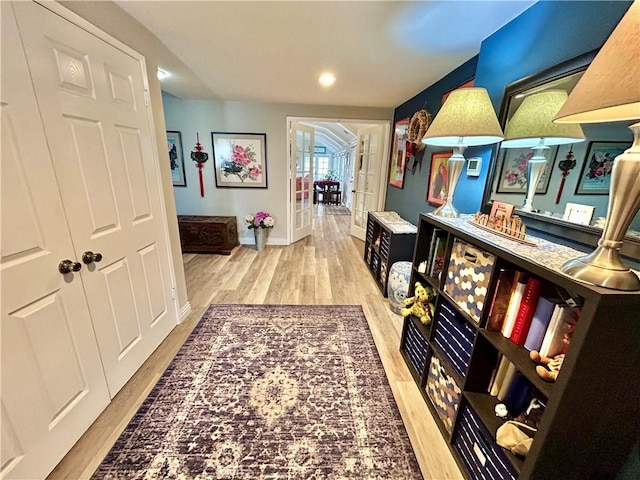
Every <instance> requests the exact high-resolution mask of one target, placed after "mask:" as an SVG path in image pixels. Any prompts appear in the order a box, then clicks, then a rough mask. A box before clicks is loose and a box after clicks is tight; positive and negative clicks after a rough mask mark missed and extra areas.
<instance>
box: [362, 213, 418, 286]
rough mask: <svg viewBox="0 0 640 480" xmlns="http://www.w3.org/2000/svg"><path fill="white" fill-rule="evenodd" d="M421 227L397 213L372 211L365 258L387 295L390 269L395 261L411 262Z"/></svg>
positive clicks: (365, 246) (372, 273)
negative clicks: (417, 234)
mask: <svg viewBox="0 0 640 480" xmlns="http://www.w3.org/2000/svg"><path fill="white" fill-rule="evenodd" d="M416 232H417V227H416V226H415V225H413V224H411V223H409V222H407V221H406V220H403V219H402V218H401V217H400V216H398V214H397V213H395V212H369V214H368V217H367V231H366V234H365V235H366V236H365V242H364V261H365V263H366V264H367V267H368V268H369V271H370V272H371V275H373V278H374V279H375V281H376V285H378V288H379V289H380V291H381V292H382V295H384V296H385V297H386V296H387V283H388V276H389V270H390V269H391V266H392V265H393V264H394V263H395V262H399V261H403V260H404V261H411V255H412V253H413V250H414V242H415V239H416Z"/></svg>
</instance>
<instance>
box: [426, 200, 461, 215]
mask: <svg viewBox="0 0 640 480" xmlns="http://www.w3.org/2000/svg"><path fill="white" fill-rule="evenodd" d="M433 215H436V216H437V217H446V218H458V217H459V216H460V213H459V212H458V210H456V207H454V206H453V203H452V202H450V201H448V199H447V203H445V204H444V205H441V206H439V207H438V208H436V209H435V210H434V211H433Z"/></svg>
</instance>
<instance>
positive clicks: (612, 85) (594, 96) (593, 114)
mask: <svg viewBox="0 0 640 480" xmlns="http://www.w3.org/2000/svg"><path fill="white" fill-rule="evenodd" d="M639 37H640V2H638V1H637V0H636V1H635V2H634V3H633V4H632V5H631V7H630V8H629V10H628V11H627V13H626V14H625V15H624V17H622V20H620V23H619V24H618V26H617V27H616V28H615V30H614V31H613V33H612V34H611V35H610V36H609V38H608V40H607V41H606V42H605V44H604V46H603V47H602V49H600V51H599V52H598V54H597V55H596V58H594V60H593V62H591V65H589V68H587V70H586V71H585V73H584V75H583V76H582V78H581V79H580V81H579V82H578V83H577V84H576V86H575V87H574V89H573V90H572V91H571V95H569V99H568V100H567V102H566V103H565V104H564V106H563V107H562V108H561V109H560V111H559V112H558V114H557V115H556V117H555V121H556V122H558V123H570V122H572V123H577V122H579V123H598V122H614V121H619V120H620V121H621V120H635V119H638V118H640V40H638V38H639Z"/></svg>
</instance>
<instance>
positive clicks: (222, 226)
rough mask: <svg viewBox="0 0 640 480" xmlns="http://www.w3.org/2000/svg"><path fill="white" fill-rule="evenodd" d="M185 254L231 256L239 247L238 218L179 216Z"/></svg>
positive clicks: (181, 240) (181, 239)
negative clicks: (237, 246) (235, 248)
mask: <svg viewBox="0 0 640 480" xmlns="http://www.w3.org/2000/svg"><path fill="white" fill-rule="evenodd" d="M178 228H179V230H180V243H181V244H182V252H183V253H220V254H222V255H230V254H231V250H233V248H234V247H235V246H236V245H238V243H239V242H238V225H237V221H236V217H210V216H205V215H178Z"/></svg>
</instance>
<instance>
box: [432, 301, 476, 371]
mask: <svg viewBox="0 0 640 480" xmlns="http://www.w3.org/2000/svg"><path fill="white" fill-rule="evenodd" d="M435 325H436V326H435V334H434V342H435V344H436V345H437V346H438V348H439V349H440V351H441V353H442V355H443V356H444V358H445V359H446V360H447V362H448V363H449V365H451V367H452V368H453V369H454V370H455V371H456V373H458V375H460V377H462V378H464V377H465V375H466V374H467V370H468V369H469V361H470V360H471V350H472V349H473V340H474V338H475V334H476V332H475V329H474V328H473V326H472V325H470V324H469V322H467V320H466V319H465V318H464V316H463V315H462V314H460V313H459V312H458V311H457V310H456V309H455V308H454V307H452V306H451V304H449V303H448V302H447V301H446V300H444V299H443V300H442V303H441V305H440V310H439V312H438V317H437V320H436V324H435Z"/></svg>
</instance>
